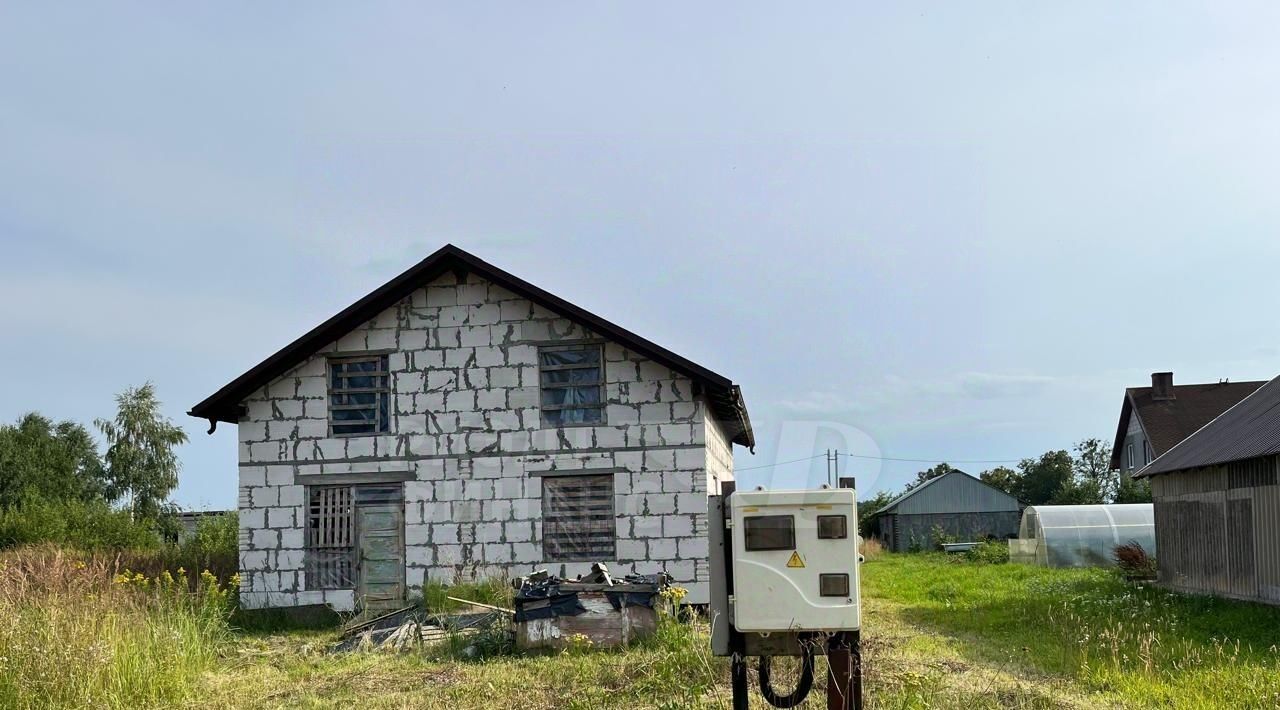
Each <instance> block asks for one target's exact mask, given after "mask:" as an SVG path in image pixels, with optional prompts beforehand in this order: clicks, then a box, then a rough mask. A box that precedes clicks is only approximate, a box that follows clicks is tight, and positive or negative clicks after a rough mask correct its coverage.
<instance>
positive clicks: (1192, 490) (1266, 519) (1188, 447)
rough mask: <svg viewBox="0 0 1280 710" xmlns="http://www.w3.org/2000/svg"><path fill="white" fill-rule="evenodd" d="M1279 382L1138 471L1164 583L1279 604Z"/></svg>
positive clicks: (1241, 403) (1205, 592) (1256, 393)
mask: <svg viewBox="0 0 1280 710" xmlns="http://www.w3.org/2000/svg"><path fill="white" fill-rule="evenodd" d="M1278 466H1280V378H1277V379H1274V380H1271V381H1270V382H1268V383H1267V384H1265V385H1263V386H1262V387H1261V388H1260V389H1258V391H1257V392H1254V393H1253V394H1251V395H1249V396H1248V397H1246V398H1244V399H1243V400H1241V401H1240V403H1239V404H1236V405H1235V406H1234V407H1232V408H1230V409H1228V410H1227V411H1226V412H1224V413H1222V414H1221V415H1220V416H1219V417H1218V418H1216V419H1214V420H1213V421H1211V422H1209V423H1208V424H1206V425H1205V426H1204V427H1203V428H1201V429H1200V430H1199V431H1197V432H1196V433H1195V434H1192V435H1191V436H1190V437H1188V438H1187V439H1185V440H1184V441H1182V442H1181V443H1180V444H1178V445H1177V446H1175V447H1174V448H1172V449H1170V450H1169V451H1168V452H1166V453H1165V454H1163V455H1161V456H1160V457H1159V458H1157V459H1156V460H1155V461H1152V462H1151V463H1150V464H1149V465H1147V466H1146V467H1145V468H1143V469H1142V470H1141V471H1139V472H1138V473H1137V474H1136V476H1137V477H1139V478H1147V479H1149V480H1150V481H1151V493H1152V498H1153V500H1154V503H1155V526H1156V560H1157V565H1158V567H1159V581H1160V583H1161V584H1163V585H1165V586H1167V587H1170V588H1172V589H1176V590H1180V591H1186V592H1194V593H1202V594H1214V595H1218V596H1224V597H1232V598H1236V599H1247V600H1251V601H1259V602H1265V603H1269V604H1280V485H1277V467H1278Z"/></svg>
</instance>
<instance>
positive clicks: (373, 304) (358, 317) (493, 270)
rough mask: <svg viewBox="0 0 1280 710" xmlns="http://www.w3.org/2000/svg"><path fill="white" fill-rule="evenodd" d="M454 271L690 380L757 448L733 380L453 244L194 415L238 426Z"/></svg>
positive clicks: (729, 426) (732, 433) (730, 430)
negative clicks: (263, 394) (296, 371)
mask: <svg viewBox="0 0 1280 710" xmlns="http://www.w3.org/2000/svg"><path fill="white" fill-rule="evenodd" d="M450 272H452V273H454V274H458V275H465V274H468V273H472V274H476V275H477V276H480V277H482V278H484V279H487V280H489V281H490V282H492V283H496V284H498V285H500V286H502V287H503V288H505V289H507V290H509V291H511V292H513V293H515V294H517V295H520V296H523V297H524V298H527V299H529V300H530V301H532V302H534V303H536V304H538V305H540V306H543V307H544V308H547V309H548V310H551V311H554V312H556V313H559V314H561V315H563V316H564V317H566V318H568V319H569V320H572V321H574V322H576V323H578V324H580V325H582V326H584V327H586V328H588V329H589V330H591V331H593V332H595V333H597V334H599V335H601V336H603V337H605V338H608V339H610V340H612V341H614V342H616V343H618V344H620V345H623V346H625V347H627V348H628V349H630V350H634V351H635V352H637V353H640V354H642V355H644V356H646V357H648V358H650V359H652V360H654V361H655V362H659V363H661V364H663V365H666V366H667V367H669V368H671V369H672V370H674V371H675V372H678V373H680V374H682V375H685V376H687V377H689V378H690V379H692V380H693V381H694V382H695V383H696V384H698V385H699V386H700V387H701V388H702V391H703V393H705V394H706V396H707V398H708V400H709V402H710V404H711V408H712V410H713V411H714V412H715V414H716V418H717V419H718V420H719V421H720V422H721V424H722V427H723V428H724V429H725V434H726V435H727V436H728V437H729V438H730V440H731V441H733V443H735V444H741V445H743V446H747V447H751V448H754V447H755V435H754V434H753V433H752V431H751V419H750V418H749V417H748V416H747V407H746V403H745V402H743V400H742V390H741V388H740V387H738V385H735V384H734V383H733V382H732V381H730V380H729V378H727V377H725V376H723V375H720V374H717V373H715V372H712V371H711V370H708V369H707V368H705V367H703V366H701V365H699V364H697V363H695V362H693V361H691V360H687V359H685V358H683V357H681V356H680V355H677V354H676V353H673V352H671V351H670V350H667V349H666V348H664V347H662V346H660V345H658V344H656V343H654V342H651V341H649V340H646V339H645V338H642V337H640V336H639V335H636V334H635V333H632V332H631V331H629V330H627V329H625V328H623V327H621V326H619V325H616V324H614V323H611V322H609V321H607V320H605V319H604V318H601V317H600V316H597V315H595V314H593V313H590V312H589V311H587V310H585V309H583V308H580V307H578V306H575V305H573V304H572V303H569V302H568V301H566V300H564V299H562V298H560V297H559V296H555V295H553V294H551V293H548V292H547V291H544V290H542V289H540V288H538V287H537V286H534V285H533V284H531V283H529V282H528V281H525V280H523V279H520V278H518V277H516V276H513V275H512V274H509V273H507V272H506V271H503V270H502V269H499V268H498V267H496V266H494V265H493V264H490V263H488V262H486V261H484V260H482V259H480V258H478V257H476V256H475V255H473V254H470V253H468V252H466V251H463V250H462V249H459V248H458V247H456V246H454V245H452V244H446V245H445V246H444V247H442V248H440V249H439V250H438V251H436V252H435V253H433V254H431V255H430V256H428V257H427V258H425V259H423V260H422V261H420V262H418V263H417V264H415V265H414V266H413V267H411V268H410V269H408V270H407V271H405V272H404V273H402V274H400V275H399V276H397V277H395V278H393V279H391V280H390V281H388V282H387V283H385V284H383V285H381V286H379V287H378V288H377V289H375V290H374V291H373V292H372V293H369V294H368V295H366V296H365V297H363V298H361V299H360V300H358V301H356V302H355V303H353V304H351V305H350V306H347V307H346V308H345V309H343V310H342V311H341V312H339V313H338V314H337V315H335V316H333V317H332V318H330V319H329V320H326V321H325V322H323V323H321V324H320V325H318V326H316V327H315V328H313V329H311V330H310V331H309V332H307V333H306V334H305V335H303V336H302V337H300V338H298V339H297V340H295V341H293V342H292V343H289V344H288V345H286V346H284V348H282V349H281V350H280V351H279V352H277V353H275V354H274V355H272V356H271V357H269V358H267V359H266V360H263V361H262V362H260V363H258V364H257V365H255V366H253V367H252V368H250V369H249V370H248V371H247V372H245V373H244V374H242V375H240V376H239V377H237V378H235V379H234V380H232V381H231V382H229V383H227V384H226V385H224V386H223V387H222V388H221V389H219V390H218V391H217V392H215V393H213V394H212V395H210V396H209V397H208V398H206V399H205V400H204V401H202V402H200V403H199V404H197V405H195V406H194V407H192V408H191V411H189V412H187V414H189V415H191V416H193V417H198V418H200V419H208V420H209V423H210V425H211V428H210V432H212V431H213V429H212V427H216V426H217V424H216V423H217V422H227V423H229V424H234V423H236V422H237V421H238V420H239V418H240V408H241V402H243V401H244V399H245V398H246V397H248V396H249V395H250V394H252V393H253V392H255V391H256V390H257V389H258V388H260V387H262V386H263V385H265V384H267V383H268V382H271V381H272V380H274V379H276V378H277V377H279V376H281V375H283V374H284V373H286V372H288V371H289V370H290V369H292V368H293V367H294V366H296V365H297V364H298V363H300V362H302V361H303V360H305V359H306V358H308V357H310V356H311V355H313V354H315V353H316V352H318V351H319V350H320V349H321V348H323V347H324V346H326V345H328V344H329V343H331V342H333V341H335V340H337V339H338V338H340V337H342V336H343V335H346V334H347V333H349V332H351V331H352V330H354V329H355V328H356V327H358V326H360V325H361V324H363V323H365V322H367V321H369V320H370V319H372V318H373V317H374V316H376V315H378V314H379V313H381V312H382V311H384V310H386V309H387V308H390V307H391V306H393V305H395V304H396V303H397V302H399V301H400V300H401V299H403V298H405V297H406V296H408V295H409V294H411V293H413V292H414V291H416V290H417V289H419V288H422V287H423V286H426V285H427V284H428V283H430V282H432V281H434V280H435V279H436V278H438V277H440V276H441V275H443V274H445V273H450Z"/></svg>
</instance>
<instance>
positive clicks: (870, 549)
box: [858, 537, 884, 560]
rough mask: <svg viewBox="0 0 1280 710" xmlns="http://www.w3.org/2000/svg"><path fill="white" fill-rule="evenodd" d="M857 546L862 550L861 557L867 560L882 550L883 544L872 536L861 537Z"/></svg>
mask: <svg viewBox="0 0 1280 710" xmlns="http://www.w3.org/2000/svg"><path fill="white" fill-rule="evenodd" d="M858 548H859V551H860V552H862V557H863V559H867V560H874V559H875V558H877V557H879V556H880V555H881V554H882V553H883V552H884V545H882V544H880V540H879V539H877V538H874V537H864V538H862V541H861V543H860V544H859V545H858Z"/></svg>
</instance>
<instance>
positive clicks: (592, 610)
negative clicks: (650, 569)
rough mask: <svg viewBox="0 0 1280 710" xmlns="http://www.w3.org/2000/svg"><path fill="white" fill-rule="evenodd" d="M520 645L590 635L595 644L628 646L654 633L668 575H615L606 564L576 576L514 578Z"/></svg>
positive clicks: (548, 644)
mask: <svg viewBox="0 0 1280 710" xmlns="http://www.w3.org/2000/svg"><path fill="white" fill-rule="evenodd" d="M513 585H514V586H515V588H516V596H515V631H516V646H517V647H519V648H555V649H560V648H564V647H566V646H568V645H569V644H571V643H574V642H575V639H579V638H581V637H585V638H586V639H587V640H588V641H589V642H590V643H591V644H592V645H594V646H603V647H613V646H625V645H627V644H628V643H630V642H631V641H632V640H633V639H636V638H641V637H644V636H648V635H649V634H652V633H653V632H654V631H655V630H656V629H657V626H658V614H657V605H658V604H659V601H660V596H661V594H662V592H663V590H665V589H666V588H667V587H668V586H670V581H669V579H668V578H667V576H666V575H664V574H655V575H628V576H625V577H623V578H621V579H615V578H614V577H613V576H611V575H610V574H609V568H608V567H606V566H605V565H604V564H603V563H597V564H594V565H592V566H591V572H589V573H588V574H585V575H582V576H580V577H578V578H577V579H574V580H565V579H561V578H559V577H555V576H552V575H550V574H548V573H547V571H546V570H539V571H537V572H535V573H533V574H531V575H529V576H528V577H520V578H519V579H516V580H515V581H514V582H513Z"/></svg>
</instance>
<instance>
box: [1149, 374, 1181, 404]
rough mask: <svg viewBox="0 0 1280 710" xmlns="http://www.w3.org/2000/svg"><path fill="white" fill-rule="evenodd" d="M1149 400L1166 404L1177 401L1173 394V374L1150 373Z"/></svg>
mask: <svg viewBox="0 0 1280 710" xmlns="http://www.w3.org/2000/svg"><path fill="white" fill-rule="evenodd" d="M1151 399H1153V400H1155V401H1157V402H1168V401H1170V400H1173V399H1177V398H1176V397H1175V396H1174V394H1173V373H1172V372H1153V373H1151Z"/></svg>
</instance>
